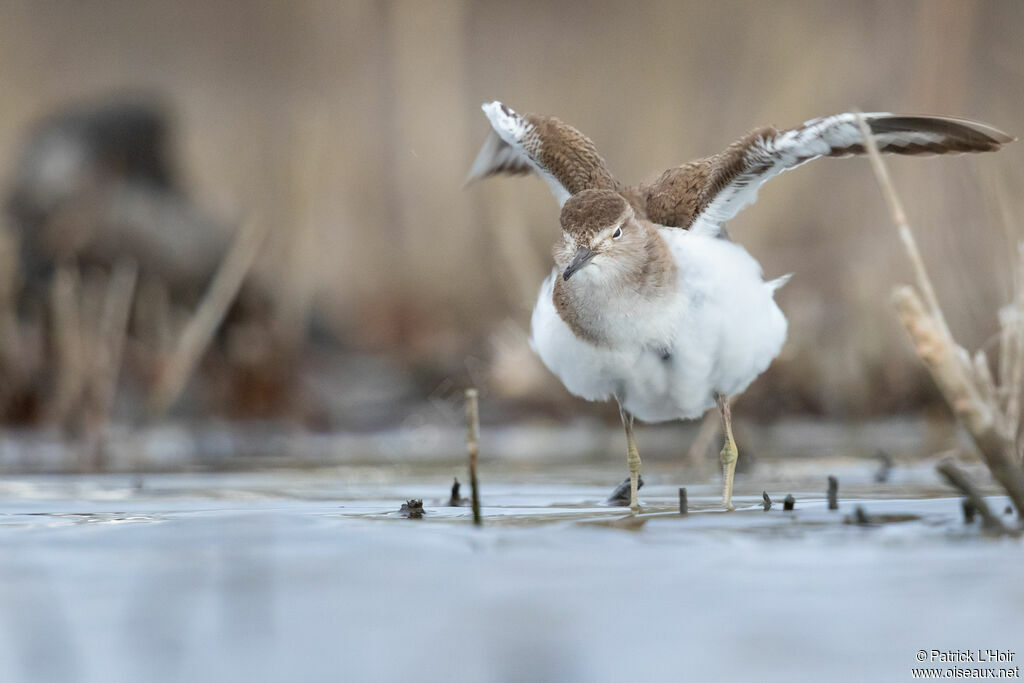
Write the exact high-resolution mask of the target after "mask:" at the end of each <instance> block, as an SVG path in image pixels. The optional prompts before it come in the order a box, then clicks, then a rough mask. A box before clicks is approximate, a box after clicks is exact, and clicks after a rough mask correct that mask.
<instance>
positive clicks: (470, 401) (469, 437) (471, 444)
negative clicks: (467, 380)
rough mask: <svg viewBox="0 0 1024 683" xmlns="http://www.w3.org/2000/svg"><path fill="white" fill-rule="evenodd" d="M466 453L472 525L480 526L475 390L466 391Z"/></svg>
mask: <svg viewBox="0 0 1024 683" xmlns="http://www.w3.org/2000/svg"><path fill="white" fill-rule="evenodd" d="M466 451H467V452H468V453H469V487H470V489H471V490H472V494H471V495H472V502H473V524H476V525H477V526H480V525H481V524H483V520H482V519H481V518H480V490H479V486H478V484H477V478H476V461H477V456H479V455H480V407H479V405H478V401H477V390H476V389H466Z"/></svg>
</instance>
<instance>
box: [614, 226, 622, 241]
mask: <svg viewBox="0 0 1024 683" xmlns="http://www.w3.org/2000/svg"><path fill="white" fill-rule="evenodd" d="M620 237H622V227H621V226H620V227H618V228H615V232H613V233H612V239H613V240H617V239H619V238H620Z"/></svg>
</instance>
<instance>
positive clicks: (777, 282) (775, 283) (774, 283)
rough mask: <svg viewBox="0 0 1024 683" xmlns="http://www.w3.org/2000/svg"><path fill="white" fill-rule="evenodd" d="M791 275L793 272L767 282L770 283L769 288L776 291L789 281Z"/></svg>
mask: <svg viewBox="0 0 1024 683" xmlns="http://www.w3.org/2000/svg"><path fill="white" fill-rule="evenodd" d="M791 277H793V273H786V274H785V275H783V276H782V277H777V278H775V279H774V280H769V281H768V282H766V283H765V284H767V285H768V288H769V289H771V290H772V291H773V292H775V291H776V290H778V289H780V288H781V287H782V286H783V285H785V284H786V283H787V282H789V278H791Z"/></svg>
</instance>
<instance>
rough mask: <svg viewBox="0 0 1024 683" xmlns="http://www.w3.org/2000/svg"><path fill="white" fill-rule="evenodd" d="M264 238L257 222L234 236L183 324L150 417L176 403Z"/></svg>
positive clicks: (155, 393)
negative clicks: (207, 285) (200, 297)
mask: <svg viewBox="0 0 1024 683" xmlns="http://www.w3.org/2000/svg"><path fill="white" fill-rule="evenodd" d="M266 235H267V230H266V227H265V225H264V224H263V223H262V222H261V221H247V222H246V223H244V224H243V225H242V228H241V229H240V230H239V232H238V234H237V235H236V236H235V240H234V242H232V244H231V248H230V249H229V250H228V252H227V254H225V256H224V260H223V261H222V262H221V264H220V267H219V268H218V269H217V272H216V274H215V275H214V276H213V280H212V281H211V282H210V286H209V288H208V289H207V290H206V293H205V294H204V295H203V299H202V301H200V303H199V306H198V308H196V311H195V313H194V314H193V315H192V317H191V319H189V321H188V323H186V325H185V328H184V329H183V330H182V332H181V336H180V337H179V339H178V344H177V347H176V348H175V349H174V352H173V354H172V355H171V358H170V360H169V361H168V363H167V365H166V366H165V367H164V369H163V372H161V374H160V377H159V378H158V379H157V382H156V386H155V387H154V388H153V391H152V394H151V395H150V400H149V414H150V416H151V417H157V416H160V415H163V414H164V413H165V412H167V410H169V409H170V407H171V406H172V405H174V402H175V401H177V400H178V397H179V396H180V395H181V392H182V390H183V389H184V388H185V383H186V382H187V381H188V378H189V377H190V376H191V375H192V371H193V370H194V369H195V366H196V364H197V363H198V362H199V359H200V358H201V357H202V355H203V352H204V351H205V350H206V347H207V346H208V345H209V343H210V340H211V339H213V335H214V333H215V332H216V331H217V327H218V326H219V325H220V323H221V321H223V320H224V316H225V315H226V314H227V312H228V308H229V307H230V306H231V303H232V302H233V301H234V300H235V297H236V296H237V295H238V291H239V290H240V289H241V287H242V283H243V282H244V281H245V276H246V274H247V273H248V272H249V269H250V268H251V267H252V265H253V263H254V262H255V261H256V256H257V255H258V254H259V251H260V247H261V246H262V245H263V240H264V238H265V237H266Z"/></svg>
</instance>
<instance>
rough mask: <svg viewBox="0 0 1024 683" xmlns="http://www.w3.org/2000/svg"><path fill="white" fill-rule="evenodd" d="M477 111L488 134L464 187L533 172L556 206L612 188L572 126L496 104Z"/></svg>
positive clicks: (607, 175)
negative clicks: (484, 116)
mask: <svg viewBox="0 0 1024 683" xmlns="http://www.w3.org/2000/svg"><path fill="white" fill-rule="evenodd" d="M481 108H482V109H483V110H484V113H485V114H487V118H488V119H489V120H490V122H491V127H492V128H493V129H494V130H493V131H491V134H490V136H489V137H488V138H487V140H486V141H485V142H484V146H483V147H482V148H481V149H480V153H479V154H477V157H476V161H474V162H473V166H472V167H471V168H470V169H469V175H468V176H467V178H466V182H467V183H470V182H472V181H474V180H479V179H480V178H486V177H488V176H492V175H495V174H499V173H508V174H520V173H528V172H529V171H536V172H537V174H538V175H539V176H540V177H541V178H543V179H544V181H545V182H547V184H548V187H550V188H551V192H552V193H553V194H554V195H555V199H557V200H558V204H559V206H561V205H562V204H564V203H565V201H566V200H567V199H568V198H569V197H570V196H572V195H574V194H576V193H577V192H582V191H583V190H592V189H616V188H617V184H616V182H615V180H614V178H612V174H611V173H610V172H609V171H608V167H607V165H606V164H605V162H604V159H602V158H601V155H599V154H598V153H597V149H596V148H595V147H594V143H593V142H591V141H590V139H589V138H587V137H586V136H585V135H583V133H581V132H579V131H578V130H576V129H575V128H573V127H572V126H570V125H568V124H565V123H562V122H561V121H559V120H558V119H556V118H554V117H551V116H536V115H532V114H523V115H520V114H517V113H516V112H514V111H513V110H512V109H511V108H509V107H507V106H505V105H504V104H502V103H501V102H488V103H487V104H484V105H483V106H482V107H481Z"/></svg>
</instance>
